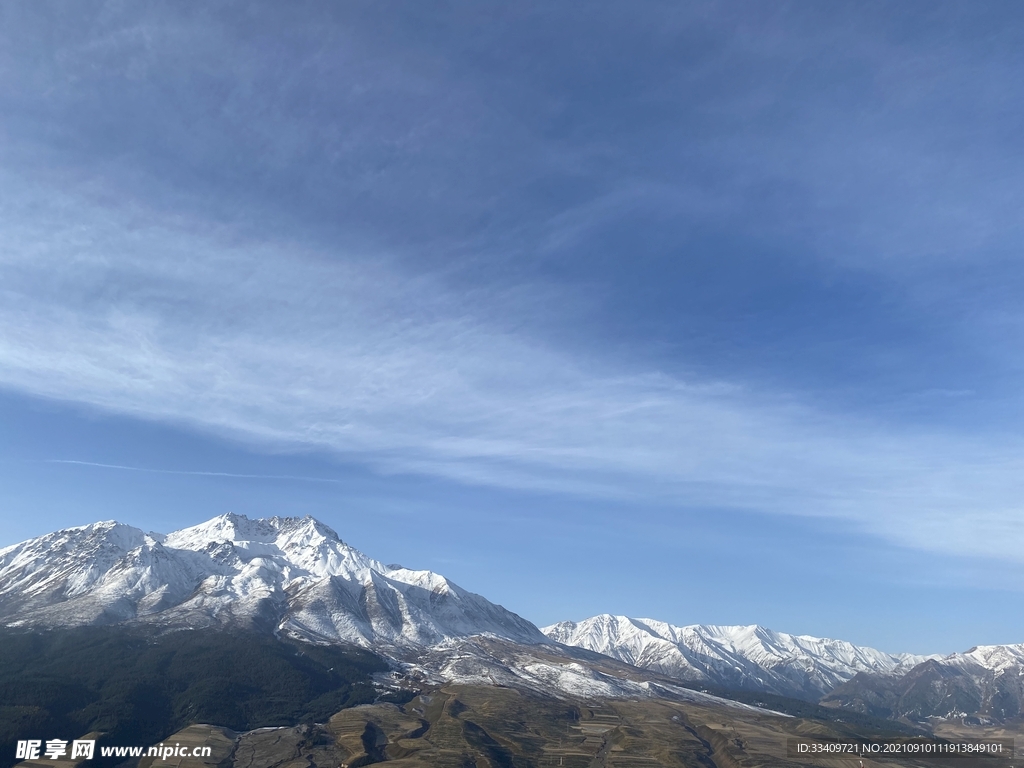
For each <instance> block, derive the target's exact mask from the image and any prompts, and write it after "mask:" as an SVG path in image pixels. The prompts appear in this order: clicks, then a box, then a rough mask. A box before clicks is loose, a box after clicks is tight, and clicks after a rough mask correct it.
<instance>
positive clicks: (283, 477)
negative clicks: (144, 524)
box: [44, 459, 341, 483]
mask: <svg viewBox="0 0 1024 768" xmlns="http://www.w3.org/2000/svg"><path fill="white" fill-rule="evenodd" d="M44 461H45V463H47V464H71V465H73V466H77V467H97V468H99V469H118V470H123V471H126V472H149V473H153V474H158V475H194V476H197V477H232V478H238V479H240V480H294V481H297V482H303V483H340V482H341V481H340V480H335V479H334V478H330V477H307V476H305V475H265V474H245V473H239V472H204V471H200V470H190V469H158V468H153V467H130V466H127V465H124V464H103V463H101V462H98V461H80V460H77V459H44Z"/></svg>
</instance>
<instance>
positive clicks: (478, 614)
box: [0, 513, 1024, 718]
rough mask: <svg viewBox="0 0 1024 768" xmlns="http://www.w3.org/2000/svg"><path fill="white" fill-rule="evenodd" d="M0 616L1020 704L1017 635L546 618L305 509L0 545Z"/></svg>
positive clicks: (400, 657) (928, 702)
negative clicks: (249, 633) (392, 555)
mask: <svg viewBox="0 0 1024 768" xmlns="http://www.w3.org/2000/svg"><path fill="white" fill-rule="evenodd" d="M0 624H4V625H7V626H9V627H19V626H20V627H28V628H31V627H36V626H38V627H47V626H52V627H61V626H76V625H105V624H113V625H116V624H148V625H153V626H156V627H158V628H159V627H164V628H169V629H174V628H179V629H180V628H190V629H191V628H203V627H209V628H255V629H258V630H261V631H264V632H271V633H273V634H277V635H282V636H284V637H287V638H290V639H294V640H302V641H305V642H309V643H314V644H321V645H344V644H351V645H355V646H357V647H361V648H364V649H369V650H372V651H374V652H375V653H378V654H380V655H383V656H384V657H386V658H388V659H390V660H391V663H392V664H393V665H395V668H396V669H400V670H403V674H407V675H411V676H412V677H413V678H421V679H431V680H440V679H461V680H473V681H477V682H483V681H491V683H492V684H495V685H512V686H516V685H521V686H526V687H529V688H532V689H533V690H538V691H545V690H564V691H567V692H575V693H581V692H582V693H586V694H587V695H609V696H615V695H619V696H648V695H650V696H658V695H671V696H682V697H687V696H693V695H694V694H693V693H692V692H690V693H687V692H686V690H684V688H685V687H689V688H690V689H693V688H701V687H704V686H707V687H708V688H714V689H716V690H719V691H722V690H746V691H754V692H762V693H765V694H772V695H778V696H783V697H796V698H800V699H803V700H805V701H808V702H818V701H821V702H822V703H823V704H826V705H828V706H836V707H844V708H848V709H853V710H857V711H860V712H862V713H864V714H869V715H883V714H885V713H890V714H888V715H885V716H895V717H901V716H908V717H928V716H932V715H943V714H948V713H949V712H961V711H967V710H971V711H977V712H982V713H985V712H987V713H991V714H992V716H993V717H997V718H1001V717H1007V716H1009V715H1008V714H1007V713H1011V712H1020V711H1024V709H1022V706H1021V701H1022V700H1024V692H1022V690H1021V681H1022V680H1024V644H1022V645H1019V646H1018V645H1006V646H976V647H974V648H971V649H969V650H968V651H966V652H964V653H962V654H951V655H949V656H946V657H940V656H935V655H933V656H921V655H915V654H905V653H904V654H890V653H885V652H882V651H878V650H875V649H873V648H868V647H864V646H856V645H853V644H852V643H848V642H846V641H842V640H832V639H827V638H818V637H814V636H811V635H791V634H787V633H783V632H776V631H774V630H771V629H767V628H765V627H761V626H758V625H745V626H718V625H699V624H695V625H688V626H676V625H672V624H669V623H667V622H662V621H658V620H655V619H634V618H629V617H626V616H612V615H610V614H601V615H599V616H595V617H591V618H590V619H585V620H584V621H581V622H559V623H557V624H553V625H551V626H548V627H545V628H544V629H543V630H541V629H538V628H537V627H536V626H535V625H533V624H532V623H531V622H529V621H528V620H526V619H525V618H523V617H521V616H518V615H517V614H515V613H513V612H511V611H508V610H507V609H505V608H503V607H502V606H500V605H496V604H494V603H491V602H490V601H488V600H487V599H486V598H484V597H483V596H481V595H478V594H475V593H472V592H469V591H467V590H465V589H463V588H462V587H460V586H458V585H457V584H455V583H454V582H452V581H450V580H449V579H447V578H446V577H444V576H442V575H440V574H437V573H434V572H431V571H427V570H414V569H409V568H404V567H402V566H399V565H385V564H384V563H383V562H382V561H379V560H375V559H373V558H371V557H369V556H367V555H366V554H364V553H362V552H360V551H359V550H357V549H355V548H354V547H352V546H350V545H349V544H347V543H345V542H344V541H343V540H342V539H341V537H340V536H339V535H338V534H337V532H335V531H334V530H333V529H332V528H330V527H329V526H327V525H325V524H324V523H322V522H320V521H318V520H316V519H314V518H312V517H310V516H306V517H302V518H299V517H270V518H262V519H250V518H248V517H246V516H245V515H237V514H230V513H229V514H225V515H220V516H218V517H215V518H213V519H211V520H207V521H205V522H203V523H199V524H198V525H194V526H190V527H187V528H183V529H180V530H177V531H172V532H171V533H168V534H163V533H153V532H148V533H147V532H145V531H142V530H141V529H138V528H134V527H132V526H129V525H125V524H123V523H118V522H116V521H112V520H109V521H102V522H98V523H92V524H89V525H84V526H76V527H72V528H66V529H63V530H60V531H55V532H53V533H50V534H46V535H44V536H40V537H37V538H35V539H29V540H27V541H24V542H20V543H18V544H14V545H11V546H8V547H4V548H2V549H0ZM587 654H601V655H600V656H594V655H590V656H588V655H587ZM601 659H606V660H607V661H601ZM915 680H926V681H928V682H927V685H931V686H932V688H935V689H936V690H938V689H939V688H942V687H943V686H947V688H948V689H949V690H948V695H945V694H944V697H943V696H939V697H938V698H936V696H933V695H931V694H927V695H925V693H921V691H923V690H924V688H922V687H921V686H924V687H927V685H926V684H925V683H921V684H920V685H919V686H918V688H914V685H917V684H916V683H914V681H915ZM901 681H903V682H901ZM944 681H945V682H944ZM949 681H952V682H949ZM680 686H682V687H680ZM901 686H902V687H901ZM904 689H906V690H904ZM943 690H945V689H943ZM908 691H909V693H908ZM915 691H917V693H915ZM972 708H973V709H972Z"/></svg>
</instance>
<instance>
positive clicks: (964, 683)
mask: <svg viewBox="0 0 1024 768" xmlns="http://www.w3.org/2000/svg"><path fill="white" fill-rule="evenodd" d="M822 704H825V705H826V706H833V707H844V708H847V709H853V710H856V711H858V712H864V713H866V714H871V715H877V716H881V717H908V718H911V719H923V718H928V717H940V718H948V717H964V716H972V717H976V718H980V719H991V720H1005V719H1007V718H1013V717H1019V716H1020V715H1021V714H1024V644H1020V645H982V646H977V647H975V648H971V649H970V650H969V651H966V652H965V653H954V654H950V655H949V656H946V657H944V658H935V659H929V660H928V661H926V662H924V663H922V664H918V665H917V666H916V667H914V668H913V669H911V670H909V671H908V672H907V673H906V674H904V675H873V674H859V675H857V676H856V677H854V678H853V679H852V680H850V681H849V682H847V683H845V684H844V685H841V686H839V687H838V688H836V689H835V690H834V691H832V692H831V693H830V694H829V695H828V696H826V697H825V698H824V699H822Z"/></svg>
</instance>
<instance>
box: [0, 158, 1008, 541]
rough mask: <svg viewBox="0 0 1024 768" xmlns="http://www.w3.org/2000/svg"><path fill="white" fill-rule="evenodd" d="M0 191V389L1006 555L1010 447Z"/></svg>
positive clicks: (176, 225) (576, 489) (40, 196)
mask: <svg viewBox="0 0 1024 768" xmlns="http://www.w3.org/2000/svg"><path fill="white" fill-rule="evenodd" d="M15 189H17V190H18V194H17V195H14V194H13V190H15ZM0 198H2V199H4V200H5V201H7V202H5V203H4V204H3V207H2V208H0V228H2V229H3V231H5V232H7V233H9V236H8V238H7V239H6V241H5V243H4V245H3V249H2V251H0V268H2V270H3V272H4V275H5V280H4V288H3V301H2V302H0V327H2V328H3V329H4V333H3V335H2V337H0V385H2V386H4V387H7V388H9V389H12V390H15V391H18V392H24V393H28V394H31V395H35V396H40V397H47V398H55V399H59V400H64V401H71V402H76V403H82V404H87V405H89V406H93V407H96V408H100V409H103V410H106V411H109V412H114V413H120V414H126V415H130V416H134V417H139V418H144V419H151V420H158V421H164V422H170V423H175V424H179V425H183V426H186V427H189V428H192V429H199V430H202V431H206V432H209V433H213V434H217V435H221V436H225V437H230V438H234V439H240V440H244V441H259V442H262V443H264V444H267V445H272V446H275V447H286V448H293V449H318V450H321V449H325V450H328V451H331V452H333V453H335V454H336V455H337V456H339V457H341V458H343V459H345V460H347V461H355V462H361V463H364V464H367V465H369V466H372V467H374V468H376V469H377V470H379V471H383V472H408V473H421V474H427V475H435V476H444V477H448V478H453V479H455V480H458V481H461V482H466V483H473V484H482V485H493V486H501V487H514V488H533V489H537V490H544V491H555V492H560V493H570V494H582V495H595V496H609V495H612V496H615V497H618V498H621V499H628V500H632V501H634V502H637V503H655V502H656V503H659V504H665V503H669V504H671V505H673V506H677V507H679V508H681V509H682V508H690V509H714V508H723V507H731V508H739V509H748V510H755V511H761V512H765V513H770V514H791V515H806V516H816V517H826V518H835V519H837V520H843V521H847V522H852V523H853V524H854V525H856V526H857V527H859V528H860V529H861V530H863V531H865V532H867V533H870V534H873V535H877V536H880V537H883V538H885V539H887V540H889V541H893V542H897V543H900V544H901V545H906V546H912V547H917V548H924V549H930V550H934V551H942V552H949V553H958V554H969V555H986V556H999V557H1003V558H1007V559H1020V558H1021V557H1022V553H1024V548H1022V546H1021V545H1022V544H1024V524H1022V522H1021V520H1022V516H1021V515H1020V511H1021V510H1020V506H1019V502H1018V500H1019V499H1020V498H1022V497H1024V494H1022V493H1021V492H1022V491H1024V480H1022V479H1021V478H1024V473H1022V472H1021V470H1022V469H1024V462H1022V461H1021V460H1020V459H1019V458H1017V457H1020V456H1024V452H1022V451H1021V446H1020V445H1019V444H1018V443H1017V442H1016V441H1011V440H1008V439H1006V438H1003V439H1002V440H1001V441H998V442H992V441H991V439H988V440H985V441H983V440H982V439H981V438H980V437H978V438H973V437H971V436H969V435H968V436H965V435H963V434H950V433H942V432H940V431H935V430H923V429H917V430H909V429H907V428H902V429H898V430H897V429H893V428H890V427H887V426H885V425H884V424H881V423H875V422H871V421H868V420H864V419H860V420H858V419H854V418H851V417H843V416H836V415H834V414H829V413H825V412H822V411H820V410H817V409H815V408H814V407H811V406H808V405H806V404H803V403H801V402H799V401H798V400H795V399H793V398H792V397H787V396H785V395H784V394H781V393H778V392H771V391H756V390H753V389H751V388H750V387H749V386H740V385H736V384H732V383H729V382H725V381H719V380H709V379H707V378H704V379H701V378H698V377H696V376H693V377H684V376H680V375H669V374H666V373H664V372H662V371H658V370H643V369H637V368H635V367H632V368H631V367H630V366H628V365H626V364H624V363H623V362H622V361H620V360H615V359H614V358H608V357H600V356H596V355H588V354H584V353H582V352H580V351H578V350H570V349H566V348H561V347H559V346H558V345H557V344H554V343H552V342H550V341H545V340H544V339H542V338H540V337H538V336H536V335H535V334H533V333H532V332H530V331H528V330H526V331H524V330H515V329H510V328H509V327H507V326H506V325H503V324H502V323H496V322H492V321H491V320H490V319H489V317H488V313H487V312H486V307H487V305H488V303H489V302H498V303H500V302H501V301H502V298H501V297H500V296H493V297H490V296H488V295H477V296H468V297H467V296H464V295H462V294H458V293H453V292H452V291H451V290H450V289H449V288H447V287H446V286H445V285H444V284H443V283H442V282H440V281H438V280H436V279H434V278H431V277H430V276H426V275H424V274H416V275H413V274H409V273H408V272H406V271H402V270H401V269H400V268H399V267H398V266H396V264H395V263H394V262H392V261H389V260H388V259H386V258H367V257H366V256H365V254H364V255H361V256H360V258H358V259H357V258H348V259H343V260H339V259H336V258H328V257H327V256H328V254H325V253H322V252H318V251H316V250H315V248H313V247H311V246H308V245H303V244H300V243H296V242H293V241H286V242H273V241H260V242H258V243H257V242H246V241H245V240H240V239H238V238H232V237H226V236H224V233H220V234H219V235H218V234H216V233H214V234H211V233H210V232H208V231H206V230H204V228H203V227H201V226H199V225H195V226H190V225H189V222H187V221H182V220H181V219H175V220H174V221H172V222H168V221H167V220H165V219H162V218H161V217H160V216H158V215H157V214H155V213H152V212H149V213H147V212H145V211H143V210H140V209H138V208H134V209H132V210H125V209H123V208H119V207H117V206H97V205H96V204H95V203H94V202H91V201H89V200H88V199H83V198H81V197H75V196H74V195H70V194H67V193H62V192H60V191H58V190H55V189H52V188H45V187H40V186H37V187H33V185H32V184H31V183H29V182H27V181H26V180H25V179H17V178H12V177H10V176H6V177H3V178H0ZM13 200H17V201H18V202H17V203H14V202H11V201H13Z"/></svg>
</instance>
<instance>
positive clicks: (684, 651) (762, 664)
mask: <svg viewBox="0 0 1024 768" xmlns="http://www.w3.org/2000/svg"><path fill="white" fill-rule="evenodd" d="M541 631H542V632H544V634H545V635H547V636H548V637H550V638H551V639H553V640H557V641H558V642H561V643H565V644H566V645H573V646H578V647H582V648H587V649H588V650H592V651H597V652H598V653H604V654H607V655H609V656H612V657H613V658H616V659H619V660H620V661H625V662H627V663H629V664H634V665H636V666H639V667H643V668H644V669H650V670H654V671H657V672H661V673H663V674H667V675H671V676H673V677H677V678H679V679H682V680H686V681H688V682H694V683H704V682H707V683H713V684H716V685H726V686H733V687H737V688H740V689H748V690H764V691H767V692H769V693H776V694H779V695H784V696H797V697H798V698H803V699H807V700H810V701H816V700H817V699H818V698H820V697H821V696H822V695H824V694H825V693H828V692H829V691H831V690H832V689H834V688H835V687H837V686H838V685H841V684H842V683H845V682H846V681H848V680H850V679H852V678H853V677H854V675H856V674H857V673H858V672H875V673H892V672H894V671H898V670H909V669H910V668H912V667H913V666H915V665H916V664H918V663H920V662H922V661H924V660H926V659H927V658H929V657H926V656H916V655H914V654H889V653H884V652H882V651H878V650H875V649H874V648H868V647H865V646H856V645H853V644H852V643H848V642H846V641H843V640H832V639H828V638H819V637H814V636H811V635H790V634H787V633H785V632H776V631H774V630H771V629H767V628H766V627H761V626H759V625H756V624H754V625H740V626H720V625H707V624H692V625H688V626H683V627H680V626H675V625H672V624H668V623H666V622H662V621H657V620H654V619H634V618H630V617H627V616H613V615H611V614H599V615H598V616H593V617H591V618H589V619H584V620H583V621H580V622H559V623H557V624H552V625H550V626H548V627H544V628H542V629H541Z"/></svg>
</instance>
